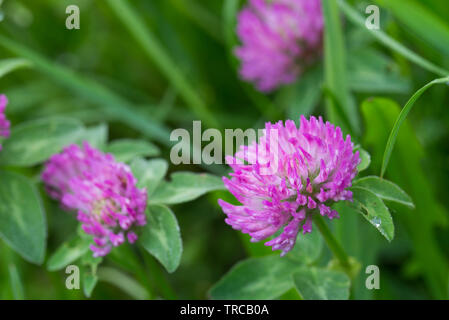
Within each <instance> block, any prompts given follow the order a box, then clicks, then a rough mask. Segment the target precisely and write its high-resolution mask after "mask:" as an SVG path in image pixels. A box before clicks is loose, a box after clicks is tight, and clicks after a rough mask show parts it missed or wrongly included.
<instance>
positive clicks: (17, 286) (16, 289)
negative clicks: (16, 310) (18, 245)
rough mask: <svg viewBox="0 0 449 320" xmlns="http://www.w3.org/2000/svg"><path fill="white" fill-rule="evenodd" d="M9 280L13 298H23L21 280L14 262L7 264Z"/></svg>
mask: <svg viewBox="0 0 449 320" xmlns="http://www.w3.org/2000/svg"><path fill="white" fill-rule="evenodd" d="M8 269H9V280H10V282H11V288H12V292H13V297H14V299H15V300H23V299H25V294H24V290H23V284H22V280H21V279H20V275H19V271H18V270H17V267H16V265H15V264H14V263H11V264H10V265H9V268H8Z"/></svg>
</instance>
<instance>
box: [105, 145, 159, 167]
mask: <svg viewBox="0 0 449 320" xmlns="http://www.w3.org/2000/svg"><path fill="white" fill-rule="evenodd" d="M105 151H106V152H108V153H112V154H113V155H114V157H115V159H116V160H117V161H119V162H128V161H130V160H132V159H134V158H135V157H152V156H157V155H159V153H160V150H159V148H158V147H157V146H155V145H154V144H152V143H150V142H148V141H145V140H131V139H121V140H115V141H114V142H111V143H110V144H109V145H108V146H107V147H106V150H105Z"/></svg>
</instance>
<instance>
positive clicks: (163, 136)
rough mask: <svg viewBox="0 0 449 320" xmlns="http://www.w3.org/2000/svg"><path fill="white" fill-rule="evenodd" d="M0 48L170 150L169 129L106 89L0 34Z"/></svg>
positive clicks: (214, 168) (212, 167) (216, 170)
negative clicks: (23, 59)
mask: <svg viewBox="0 0 449 320" xmlns="http://www.w3.org/2000/svg"><path fill="white" fill-rule="evenodd" d="M0 46H2V47H4V48H6V49H8V50H10V51H11V52H13V53H15V54H17V55H19V56H21V57H24V58H26V59H28V60H29V61H31V62H32V63H33V66H34V68H35V69H36V70H38V71H40V72H42V73H44V74H46V75H47V76H49V77H51V78H52V79H53V80H54V81H55V82H56V83H58V84H60V85H62V86H64V87H66V88H68V89H69V90H71V91H72V92H74V93H76V94H79V95H80V96H81V97H84V98H85V99H86V100H88V101H90V102H92V103H94V104H95V105H98V106H99V107H101V109H102V111H103V112H104V113H105V115H106V117H110V118H111V119H115V120H117V121H120V122H122V123H125V124H126V125H128V126H129V127H131V128H133V129H136V130H138V131H140V132H141V133H142V134H143V135H144V136H146V137H147V138H150V139H154V140H155V141H157V142H159V143H161V144H162V145H165V146H167V147H171V146H173V145H174V144H175V143H176V142H172V141H170V133H171V131H170V129H169V128H167V127H166V126H164V125H163V124H160V123H158V122H157V121H155V120H154V119H153V118H151V117H148V116H147V115H146V114H145V113H143V112H140V111H138V110H136V107H135V106H134V105H133V104H131V103H129V102H128V101H126V100H125V99H123V98H122V97H120V96H118V95H116V94H115V93H114V92H112V91H111V90H109V89H108V88H107V87H104V86H102V85H101V84H99V83H97V82H95V81H92V80H90V79H87V78H85V77H83V76H80V75H78V74H76V73H75V72H73V71H72V70H70V69H68V68H66V67H64V66H62V65H59V64H56V63H53V62H51V61H49V60H48V59H47V58H45V57H43V56H42V55H40V54H39V53H37V52H34V51H32V50H31V49H29V48H27V47H25V46H23V45H21V44H19V43H17V42H15V41H14V40H11V39H9V38H7V37H4V36H3V35H0ZM187 143H188V142H187ZM188 147H189V148H190V147H191V146H190V145H189V146H188ZM202 167H204V168H205V169H206V170H208V171H210V172H214V173H217V174H222V173H223V167H222V166H219V165H206V164H202Z"/></svg>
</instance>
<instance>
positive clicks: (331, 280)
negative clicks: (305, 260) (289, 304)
mask: <svg viewBox="0 0 449 320" xmlns="http://www.w3.org/2000/svg"><path fill="white" fill-rule="evenodd" d="M293 282H294V283H295V286H296V289H297V290H298V292H299V294H300V295H301V296H302V297H303V298H304V299H305V300H347V299H348V298H349V287H350V284H351V282H350V280H349V278H348V276H347V275H346V274H344V273H343V272H339V271H334V270H326V269H319V268H312V267H305V268H301V269H300V270H298V272H295V273H294V274H293Z"/></svg>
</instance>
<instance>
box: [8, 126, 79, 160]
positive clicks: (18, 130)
mask: <svg viewBox="0 0 449 320" xmlns="http://www.w3.org/2000/svg"><path fill="white" fill-rule="evenodd" d="M82 129H83V126H82V123H81V122H79V121H77V120H74V119H66V118H46V119H39V120H35V121H30V122H25V123H23V124H21V125H18V126H16V127H14V128H13V130H12V133H11V137H10V138H9V139H7V140H6V141H5V142H4V149H3V150H2V153H0V164H2V165H13V166H23V167H28V166H32V165H35V164H38V163H41V162H43V161H45V160H47V159H48V158H49V157H50V156H51V155H53V154H55V153H57V152H59V151H61V150H62V148H63V147H64V146H66V145H68V144H70V143H73V141H76V140H77V139H78V137H79V136H80V134H81V132H82Z"/></svg>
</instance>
